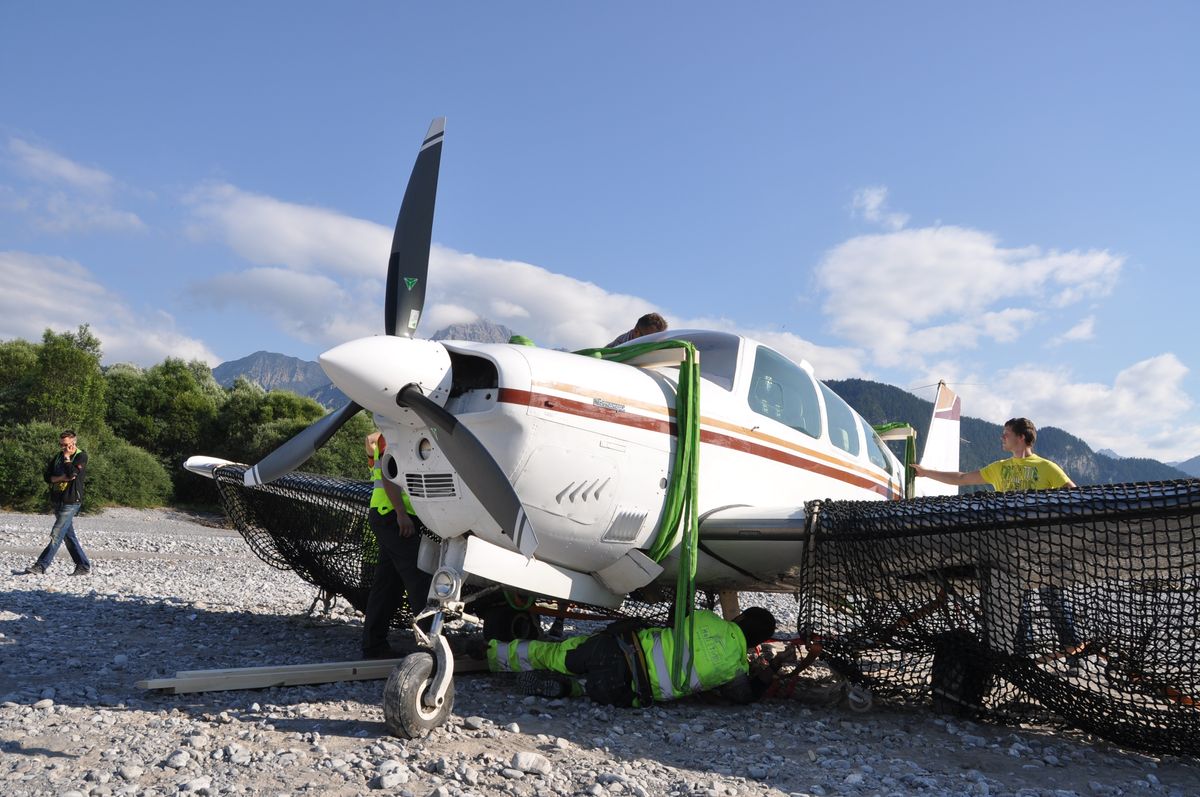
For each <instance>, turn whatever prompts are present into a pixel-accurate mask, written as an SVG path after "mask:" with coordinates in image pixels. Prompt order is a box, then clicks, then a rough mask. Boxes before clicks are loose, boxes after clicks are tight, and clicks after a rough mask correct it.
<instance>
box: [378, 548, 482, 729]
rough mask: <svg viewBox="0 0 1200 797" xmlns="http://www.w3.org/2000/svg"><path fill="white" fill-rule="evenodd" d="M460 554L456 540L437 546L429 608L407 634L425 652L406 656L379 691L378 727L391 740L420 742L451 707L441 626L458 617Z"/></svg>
mask: <svg viewBox="0 0 1200 797" xmlns="http://www.w3.org/2000/svg"><path fill="white" fill-rule="evenodd" d="M465 550H466V543H465V542H464V541H463V540H462V539H461V538H455V539H453V540H447V541H444V542H443V543H442V546H441V551H440V560H441V561H440V562H439V565H438V569H437V571H436V572H435V573H434V574H433V582H432V584H431V585H430V587H429V608H427V609H426V610H425V611H423V612H421V613H420V614H419V615H418V616H417V617H414V618H413V633H414V634H415V635H416V637H417V640H418V641H419V642H421V643H422V644H423V645H427V646H428V647H429V648H430V651H428V652H426V651H421V652H419V653H412V654H410V655H408V656H406V657H405V658H404V661H402V662H400V664H399V665H398V666H397V667H396V669H394V670H392V674H391V675H390V676H388V679H387V683H386V684H385V685H384V687H383V719H384V723H385V724H386V725H387V728H388V730H389V731H391V732H392V733H393V734H395V735H396V736H399V737H402V738H405V739H420V738H423V737H425V736H426V735H428V733H429V732H430V731H431V730H433V729H434V728H436V727H438V726H439V725H441V724H442V723H444V722H445V721H446V718H447V717H449V716H450V712H451V710H452V709H453V708H454V653H453V652H452V651H451V649H450V641H449V640H448V639H446V635H445V634H444V633H443V628H444V623H445V622H446V620H448V619H449V620H454V619H458V618H460V617H463V616H464V611H463V609H464V604H463V602H462V584H463V577H464V573H463V568H462V563H463V554H464V552H465ZM427 618H432V622H431V624H430V626H429V633H428V634H426V633H425V632H424V631H422V630H421V627H420V626H419V625H418V622H420V621H422V620H425V619H427ZM471 619H475V618H471ZM477 622H478V620H477Z"/></svg>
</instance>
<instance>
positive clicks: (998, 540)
mask: <svg viewBox="0 0 1200 797" xmlns="http://www.w3.org/2000/svg"><path fill="white" fill-rule="evenodd" d="M807 510H808V515H809V529H810V548H809V550H810V557H809V560H808V562H807V570H806V573H805V579H806V589H804V590H803V594H804V596H805V597H804V600H803V601H802V607H801V610H800V617H799V620H798V625H799V626H800V627H801V629H802V631H804V632H806V633H808V634H811V635H814V636H815V637H817V638H820V639H822V640H824V641H823V643H822V648H823V655H824V657H825V659H826V661H827V662H828V663H829V664H830V665H831V666H832V667H834V669H836V670H837V671H838V672H839V673H840V674H842V675H843V676H845V677H847V678H848V679H850V680H851V681H853V682H856V683H860V684H863V685H865V686H867V687H869V688H870V689H871V690H872V691H873V692H874V693H875V694H876V695H877V696H880V695H882V696H891V697H893V698H895V699H901V700H910V701H922V702H923V701H925V700H932V702H933V704H934V706H935V707H936V708H938V709H940V710H942V711H946V712H949V713H954V714H960V715H972V714H983V715H985V716H987V715H991V716H993V717H996V718H1000V719H1003V718H1014V719H1031V718H1033V719H1036V718H1043V717H1045V716H1046V715H1047V714H1051V715H1053V716H1056V717H1058V718H1060V719H1061V720H1063V721H1065V722H1067V723H1069V724H1070V725H1073V726H1075V727H1077V728H1080V729H1083V730H1086V731H1089V732H1092V733H1095V734H1097V735H1099V736H1103V737H1105V738H1107V739H1110V740H1113V741H1116V742H1119V743H1121V744H1125V745H1128V746H1131V747H1136V748H1139V749H1143V750H1147V751H1150V752H1158V753H1175V754H1188V755H1196V754H1200V703H1198V702H1197V700H1198V699H1200V666H1198V665H1197V655H1198V654H1200V640H1198V638H1197V620H1198V617H1197V604H1198V602H1200V532H1198V531H1197V513H1198V512H1200V481H1197V480H1187V481H1177V482H1160V483H1152V484H1122V485H1102V486H1095V487H1084V488H1079V489H1075V490H1057V491H1042V492H1025V493H975V494H971V495H966V496H958V497H944V498H925V499H918V500H915V501H907V502H902V503H894V502H851V501H814V502H811V503H810V504H808V506H807Z"/></svg>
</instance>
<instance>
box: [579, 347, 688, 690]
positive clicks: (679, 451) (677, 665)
mask: <svg viewBox="0 0 1200 797" xmlns="http://www.w3.org/2000/svg"><path fill="white" fill-rule="evenodd" d="M662 349H683V350H684V352H685V355H684V358H683V361H682V362H681V363H680V364H679V384H678V386H677V387H676V389H675V424H674V425H675V433H676V443H675V458H674V462H673V465H672V467H671V473H670V476H669V480H668V483H667V495H666V501H665V504H664V506H663V514H662V523H661V524H660V525H659V527H658V533H657V534H656V535H655V537H654V541H653V543H652V544H651V545H650V550H649V551H648V552H647V553H648V555H649V556H650V558H651V559H653V560H654V561H656V562H660V561H662V560H663V559H664V558H665V557H666V556H667V554H669V553H670V552H671V551H672V550H674V548H675V546H676V545H678V546H679V570H678V572H677V573H676V576H675V629H674V630H675V641H676V644H675V655H674V658H673V660H672V662H671V680H672V681H674V683H675V689H676V691H677V692H682V691H685V688H686V687H687V684H688V682H689V678H688V670H689V664H690V661H685V659H689V660H690V657H691V651H692V650H693V647H694V646H693V644H692V643H693V630H694V629H693V625H694V620H693V610H694V609H695V596H696V553H697V550H698V547H699V539H700V524H699V513H698V511H697V507H698V501H697V499H698V497H699V486H698V483H699V474H700V362H699V359H698V358H697V355H696V347H695V345H694V344H693V343H692V342H691V341H687V340H660V341H655V342H653V343H630V344H626V345H624V346H618V347H614V348H611V349H607V348H600V349H582V350H580V351H577V352H575V353H576V354H580V355H583V356H585V357H599V358H601V359H605V360H612V361H613V362H625V361H626V360H631V359H633V358H635V357H639V356H641V355H643V354H646V353H648V352H652V351H660V350H662ZM685 640H686V642H685Z"/></svg>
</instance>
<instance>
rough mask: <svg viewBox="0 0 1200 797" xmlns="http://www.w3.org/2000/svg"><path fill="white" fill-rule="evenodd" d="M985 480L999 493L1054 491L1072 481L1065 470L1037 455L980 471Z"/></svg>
mask: <svg viewBox="0 0 1200 797" xmlns="http://www.w3.org/2000/svg"><path fill="white" fill-rule="evenodd" d="M979 475H980V476H982V477H983V480H984V481H985V482H987V483H988V484H990V485H992V487H993V488H994V489H995V490H996V492H998V493H1007V492H1010V491H1014V490H1053V489H1054V488H1056V487H1065V486H1066V484H1067V482H1069V481H1070V479H1068V478H1067V474H1065V473H1063V469H1062V468H1060V467H1059V466H1058V465H1056V464H1054V463H1053V462H1051V461H1050V460H1048V459H1042V458H1041V457H1039V456H1037V455H1036V454H1030V455H1029V456H1027V457H1010V458H1009V459H1001V460H998V461H996V462H993V463H992V464H991V465H987V466H985V467H983V468H981V469H980V470H979Z"/></svg>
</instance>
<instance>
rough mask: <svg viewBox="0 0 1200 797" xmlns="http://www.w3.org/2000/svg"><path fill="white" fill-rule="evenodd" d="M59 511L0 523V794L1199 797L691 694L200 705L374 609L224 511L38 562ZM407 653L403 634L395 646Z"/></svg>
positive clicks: (899, 715)
mask: <svg viewBox="0 0 1200 797" xmlns="http://www.w3.org/2000/svg"><path fill="white" fill-rule="evenodd" d="M50 525H51V517H50V516H49V515H23V514H12V513H5V514H0V568H2V570H0V573H2V575H0V578H2V579H3V581H2V582H0V751H2V752H3V755H0V794H4V795H25V794H39V795H41V794H54V795H76V794H78V795H83V794H94V795H105V794H130V795H133V794H139V795H142V794H144V795H152V794H175V793H178V792H184V793H188V792H192V793H197V794H272V795H276V794H315V793H320V794H332V795H352V794H399V795H420V797H424V796H425V795H437V797H450V796H451V795H493V794H509V795H517V796H519V797H526V796H531V795H538V796H539V797H541V796H543V795H544V796H548V795H575V794H587V795H609V794H612V795H619V794H631V795H642V796H643V797H644V796H645V795H657V794H678V795H751V794H753V795H785V794H791V795H876V794H878V795H907V794H924V795H949V794H953V795H958V794H971V795H1006V794H1016V795H1043V794H1044V795H1075V794H1078V795H1121V794H1136V795H1142V794H1155V795H1157V794H1163V795H1180V796H1181V797H1182V796H1183V795H1196V794H1200V762H1196V761H1193V760H1190V759H1175V758H1155V757H1151V756H1145V755H1141V754H1137V753H1133V752H1129V751H1125V750H1122V749H1120V748H1116V747H1114V746H1112V745H1109V744H1107V743H1104V742H1100V741H1096V740H1093V739H1091V738H1090V737H1086V736H1083V735H1079V734H1073V733H1063V732H1058V731H1055V730H1053V729H1049V728H1039V727H1028V726H1026V727H1017V728H1013V727H1008V728H1001V727H993V726H987V725H976V724H972V723H969V722H961V721H947V720H944V719H940V718H937V717H934V716H933V715H931V714H929V713H928V712H926V711H921V710H914V709H900V708H892V709H889V708H887V707H876V708H875V709H873V710H872V711H871V712H870V713H867V714H857V713H851V712H849V711H847V710H845V709H842V708H837V707H821V706H816V705H805V704H802V703H799V702H796V701H789V702H768V703H762V704H759V705H757V706H750V707H733V706H727V705H718V704H706V703H703V702H699V701H681V702H679V703H674V704H670V705H666V706H662V707H656V708H652V709H650V710H647V711H636V710H614V709H611V708H602V707H598V706H595V705H593V704H591V703H589V702H587V701H586V700H575V701H559V700H545V699H542V698H533V697H523V696H520V695H515V694H514V693H513V692H512V691H511V689H510V687H511V682H510V681H508V680H506V679H505V678H504V677H503V676H491V675H472V676H461V677H459V678H458V679H457V681H456V685H457V696H456V700H455V706H454V714H453V716H452V717H451V719H450V722H449V723H448V724H447V725H446V726H445V727H443V728H441V729H439V730H437V731H435V732H434V733H433V734H431V735H430V736H429V737H428V738H427V739H425V740H423V741H421V742H411V741H408V742H405V741H401V740H399V739H396V738H393V737H391V736H389V735H388V733H387V731H386V729H385V727H384V724H383V712H382V709H381V708H380V696H381V692H382V686H383V685H382V682H381V681H360V682H353V683H346V684H329V685H323V686H311V687H288V688H275V689H266V690H259V691H243V692H211V693H204V694H197V695H178V696H176V695H165V694H161V693H156V692H146V691H143V690H140V689H138V688H137V687H136V685H135V682H136V681H138V680H141V679H145V678H151V677H169V676H171V675H173V674H174V673H175V672H176V671H180V670H192V669H211V668H221V667H246V666H256V665H266V664H299V663H305V662H319V661H342V660H346V659H351V658H355V657H356V656H357V651H358V641H359V633H360V630H361V618H360V617H358V616H357V615H356V614H355V613H354V612H353V611H352V610H346V609H345V608H342V609H338V608H335V610H334V612H333V615H332V617H331V618H330V619H329V620H327V621H323V622H315V621H313V620H311V619H309V618H308V617H306V616H305V614H304V613H305V610H306V609H307V608H308V606H309V604H310V603H311V602H312V599H313V597H314V595H315V590H314V589H313V588H312V587H310V586H309V585H307V584H305V583H304V582H302V581H300V579H298V578H297V577H296V576H294V575H292V574H291V573H284V572H280V571H278V570H274V569H272V568H270V567H268V566H266V565H265V564H263V563H262V562H260V561H259V560H258V559H257V558H255V556H254V555H253V553H251V552H250V550H249V548H248V547H247V546H246V545H245V544H244V543H243V542H242V541H241V538H240V537H238V536H237V534H236V533H234V532H231V531H229V530H227V529H224V528H221V527H220V519H219V518H205V517H197V516H193V515H186V514H182V513H178V512H173V511H167V510H151V511H140V510H128V509H121V510H109V511H107V512H104V513H103V514H100V515H90V516H85V517H83V518H81V519H80V520H79V521H78V524H77V525H78V529H79V534H80V537H81V539H82V541H83V543H84V545H85V546H86V548H87V550H88V552H89V554H90V555H91V556H92V558H93V559H94V561H95V565H96V568H95V572H94V574H93V575H92V576H90V577H86V578H71V577H69V576H68V575H67V573H69V572H70V571H71V563H70V558H69V557H68V556H67V554H66V551H65V549H64V550H63V551H61V552H60V553H59V558H58V560H57V561H56V562H55V564H54V566H53V567H52V568H51V572H50V574H48V575H46V576H40V577H38V576H20V575H9V573H10V572H11V571H12V570H14V569H23V568H24V567H25V566H26V565H27V564H29V563H30V562H32V561H33V559H34V557H35V556H36V555H37V552H38V551H39V550H40V548H41V546H42V545H43V544H44V541H45V537H46V535H47V534H48V532H49V529H50ZM396 641H398V640H396Z"/></svg>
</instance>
